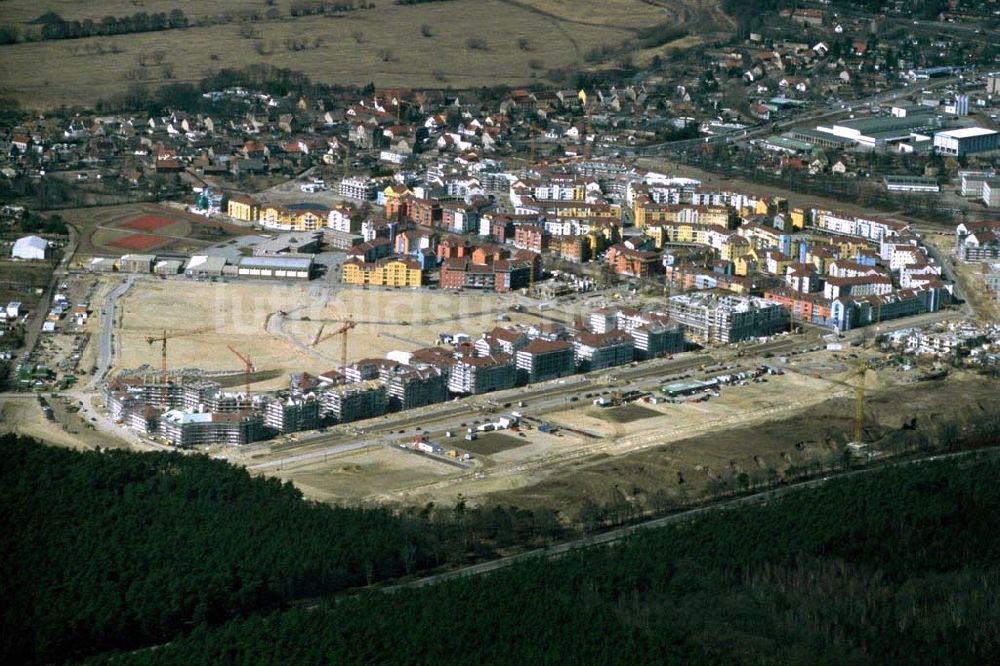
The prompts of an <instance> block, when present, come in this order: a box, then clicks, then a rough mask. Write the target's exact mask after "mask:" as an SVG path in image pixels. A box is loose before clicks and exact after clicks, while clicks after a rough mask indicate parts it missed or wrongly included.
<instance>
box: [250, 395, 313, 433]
mask: <svg viewBox="0 0 1000 666" xmlns="http://www.w3.org/2000/svg"><path fill="white" fill-rule="evenodd" d="M319 407H320V404H319V400H317V399H316V396H315V395H313V394H308V395H301V396H294V397H293V396H290V395H284V396H277V397H275V398H273V399H270V400H268V401H267V402H266V403H265V405H264V425H265V426H267V428H268V429H269V430H273V431H274V432H278V433H286V432H296V431H298V430H313V429H315V428H318V427H319Z"/></svg>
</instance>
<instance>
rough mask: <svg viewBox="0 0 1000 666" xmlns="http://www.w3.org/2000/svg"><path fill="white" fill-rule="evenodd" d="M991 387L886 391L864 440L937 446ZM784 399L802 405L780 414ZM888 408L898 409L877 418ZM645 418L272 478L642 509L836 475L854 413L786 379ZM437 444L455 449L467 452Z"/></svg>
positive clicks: (310, 485)
mask: <svg viewBox="0 0 1000 666" xmlns="http://www.w3.org/2000/svg"><path fill="white" fill-rule="evenodd" d="M880 379H882V378H880ZM869 380H870V381H871V378H870V379H869ZM996 386H997V385H996V382H995V381H989V380H985V379H983V378H980V377H973V376H968V375H958V376H953V377H949V378H948V379H947V380H945V381H944V382H943V383H942V382H933V383H919V384H915V385H909V386H907V385H895V386H891V387H890V388H887V389H886V390H885V391H883V392H881V393H879V394H878V395H876V396H874V397H873V398H872V399H871V401H870V403H869V404H870V407H869V423H868V425H867V427H866V431H867V433H868V434H867V436H868V439H869V440H870V441H877V442H879V445H877V447H876V448H877V449H882V450H884V451H888V452H894V451H897V450H899V449H898V448H896V447H900V446H909V447H914V446H919V445H920V442H921V441H922V440H921V439H920V438H921V437H925V436H926V437H931V438H934V437H937V436H939V435H940V433H941V432H943V431H944V430H946V429H947V428H950V427H955V428H958V429H962V428H964V427H965V426H966V425H967V424H969V423H974V422H978V423H980V424H982V423H983V422H985V421H987V420H989V418H990V415H991V414H993V413H995V410H997V409H1000V403H998V398H997V393H996ZM831 389H832V393H828V392H827V391H830V390H831ZM950 391H961V392H962V394H963V395H966V396H969V398H970V399H969V401H968V402H967V403H965V404H963V405H961V406H948V405H942V404H941V403H940V402H938V401H936V400H935V398H934V396H935V395H936V394H939V392H950ZM789 394H796V395H799V396H801V398H800V399H799V400H797V401H795V402H792V403H789V402H788V401H787V395H789ZM831 396H833V397H831ZM898 404H904V405H906V407H905V408H904V409H891V410H890V409H887V407H888V405H898ZM661 407H662V409H661ZM652 409H656V410H658V411H660V412H661V413H662V416H661V417H660V418H650V419H644V420H642V421H638V422H635V423H632V424H629V425H627V426H622V425H620V424H619V425H613V424H603V425H602V424H601V423H599V422H596V420H595V419H593V417H591V416H588V415H586V414H585V413H584V412H588V411H590V410H589V409H588V408H586V407H581V408H578V409H576V410H568V411H566V412H564V413H562V414H559V415H555V416H557V417H558V419H547V420H560V421H565V422H574V423H585V424H586V425H589V426H592V427H594V428H595V429H596V428H602V430H603V432H604V433H606V434H605V436H604V437H603V438H602V439H601V440H600V441H597V442H594V441H593V440H589V439H585V438H582V437H579V436H575V435H572V434H570V433H565V432H564V433H563V436H558V435H543V434H541V433H538V432H537V431H530V432H529V433H528V437H527V441H526V443H524V444H523V445H522V446H520V447H517V448H512V449H506V450H504V451H501V452H498V453H492V454H481V455H478V456H477V459H478V460H477V464H476V465H475V466H474V467H473V468H471V469H470V470H460V469H456V468H455V467H452V466H449V465H446V464H443V463H438V462H435V461H433V460H430V459H428V458H424V457H420V456H416V455H414V454H412V453H408V452H405V451H402V450H399V449H397V448H394V447H376V448H369V449H366V450H363V451H355V452H351V453H348V454H344V455H341V456H332V455H331V456H330V457H329V458H328V459H325V460H317V461H314V462H310V463H305V464H301V465H298V466H292V467H289V468H285V469H282V470H278V471H276V472H275V474H276V475H277V476H279V477H280V478H283V479H287V480H291V481H293V482H294V483H295V484H296V485H297V486H299V487H300V488H301V489H302V490H303V492H305V493H306V495H307V496H309V497H312V498H315V499H318V500H322V501H333V502H349V503H355V502H359V501H360V502H374V503H384V502H388V503H390V504H406V505H417V506H420V505H423V504H425V503H426V502H435V503H437V504H443V505H448V504H451V503H453V502H455V501H456V500H457V499H458V498H459V497H462V498H465V499H466V500H468V501H470V502H472V503H476V504H478V503H490V502H499V503H510V504H515V505H519V506H525V507H533V506H549V507H553V508H557V509H561V510H568V511H570V512H574V511H576V510H578V509H579V508H580V507H581V506H582V504H583V503H584V502H585V501H588V500H593V501H598V502H601V503H611V502H614V501H617V500H620V499H624V500H626V501H629V502H635V503H637V505H638V506H640V507H641V508H644V509H647V508H651V507H652V503H653V502H654V501H661V502H662V501H663V499H662V498H667V501H674V502H681V501H685V500H688V499H693V498H697V497H699V496H701V495H702V494H703V493H705V492H706V491H707V490H709V489H710V488H711V487H712V485H713V484H718V483H728V484H730V487H735V486H737V485H738V484H739V482H740V481H739V479H740V478H741V475H744V474H745V475H746V479H747V480H748V481H749V482H751V483H760V482H762V481H764V480H767V479H775V478H781V477H782V476H783V475H785V474H789V473H791V472H792V470H794V469H797V468H799V469H803V468H809V467H811V466H816V465H818V466H821V467H830V466H835V465H836V464H838V463H839V461H840V460H841V459H842V457H843V445H844V443H845V442H846V441H847V439H849V433H850V431H851V427H852V416H853V401H852V400H851V395H850V391H849V390H845V389H844V388H843V387H839V386H837V385H836V384H830V383H829V382H826V381H824V380H811V379H809V378H806V377H802V376H795V375H792V376H787V375H786V376H785V377H782V378H778V379H776V380H775V381H774V382H771V383H769V384H768V385H754V386H752V387H742V388H740V389H732V391H728V392H725V393H724V394H723V397H722V398H720V399H718V400H714V401H711V402H709V403H699V404H687V405H658V406H656V407H654V408H652ZM949 424H955V425H954V426H951V425H949ZM522 441H524V440H522ZM441 443H442V444H443V445H445V446H452V445H453V446H456V447H458V448H459V449H461V448H462V444H464V443H465V442H462V441H459V442H455V443H452V441H451V440H445V441H443V442H441ZM393 488H395V489H396V491H395V492H392V491H391V489H393ZM654 496H658V499H656V500H653V499H652V498H653V497H654Z"/></svg>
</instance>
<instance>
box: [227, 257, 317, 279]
mask: <svg viewBox="0 0 1000 666" xmlns="http://www.w3.org/2000/svg"><path fill="white" fill-rule="evenodd" d="M312 267H313V258H312V257H311V256H308V255H305V256H296V255H283V256H280V257H241V258H240V262H239V264H238V275H240V276H242V277H259V278H292V279H295V280H308V279H309V277H310V275H311V274H312Z"/></svg>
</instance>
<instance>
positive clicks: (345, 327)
mask: <svg viewBox="0 0 1000 666" xmlns="http://www.w3.org/2000/svg"><path fill="white" fill-rule="evenodd" d="M355 326H357V324H356V323H354V320H353V319H348V320H347V321H345V322H344V323H343V324H342V325H341V327H340V328H338V329H337V330H336V331H334V332H333V333H328V334H327V335H322V336H321V334H322V333H323V327H322V326H321V327H320V329H319V332H318V333H317V334H316V337H315V338H313V343H312V346H313V347H315V346H316V345H318V344H319V343H321V342H323V341H324V340H329V339H330V338H333V337H336V336H338V335H342V336H344V337H343V340H342V341H341V347H340V369H341V371H343V370H344V368H346V367H347V332H348V331H349V330H351V329H352V328H354V327H355Z"/></svg>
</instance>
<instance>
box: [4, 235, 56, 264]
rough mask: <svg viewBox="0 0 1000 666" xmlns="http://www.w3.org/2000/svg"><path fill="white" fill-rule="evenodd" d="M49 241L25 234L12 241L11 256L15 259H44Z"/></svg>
mask: <svg viewBox="0 0 1000 666" xmlns="http://www.w3.org/2000/svg"><path fill="white" fill-rule="evenodd" d="M48 249H49V243H48V241H46V240H45V239H44V238H39V237H38V236H25V237H24V238H18V239H17V240H16V241H14V249H13V250H11V256H12V257H14V258H15V259H44V258H45V252H46V251H47V250H48Z"/></svg>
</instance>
